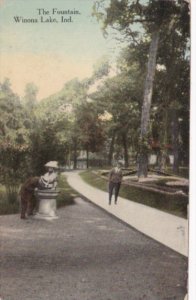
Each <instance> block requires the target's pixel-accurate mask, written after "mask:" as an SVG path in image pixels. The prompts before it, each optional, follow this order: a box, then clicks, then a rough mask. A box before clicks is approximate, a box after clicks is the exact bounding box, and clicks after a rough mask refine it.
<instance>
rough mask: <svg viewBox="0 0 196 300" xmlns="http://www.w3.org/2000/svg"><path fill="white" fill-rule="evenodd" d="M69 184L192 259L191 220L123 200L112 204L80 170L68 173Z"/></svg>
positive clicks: (99, 204)
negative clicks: (86, 180) (189, 236)
mask: <svg viewBox="0 0 196 300" xmlns="http://www.w3.org/2000/svg"><path fill="white" fill-rule="evenodd" d="M64 174H65V176H66V177H67V180H68V183H69V185H70V186H71V187H72V188H74V189H75V190H76V191H77V192H79V193H80V194H81V195H83V196H84V197H86V198H87V199H88V200H90V201H91V202H93V203H94V204H96V205H98V206H99V207H101V208H103V209H104V210H106V211H107V212H108V213H110V214H112V215H114V216H115V217H117V218H119V219H121V220H122V221H124V222H126V223H127V224H129V225H131V226H133V227H134V228H136V229H137V230H139V231H140V232H142V233H144V234H145V235H147V236H149V237H151V238H153V239H155V240H156V241H158V242H160V243H162V244H164V245H166V246H167V247H169V248H171V249H173V250H175V251H177V252H178V253H180V254H182V255H184V256H188V220H186V219H183V218H180V217H176V216H173V215H171V214H168V213H165V212H162V211H160V210H157V209H154V208H151V207H148V206H146V205H143V204H139V203H135V202H132V201H130V200H127V199H125V198H122V197H119V200H118V205H114V204H112V205H110V206H109V205H108V194H107V193H106V192H104V191H101V190H99V189H97V188H94V187H92V186H90V185H89V184H87V183H86V182H84V181H83V180H82V179H81V177H80V176H79V171H72V172H65V173H64Z"/></svg>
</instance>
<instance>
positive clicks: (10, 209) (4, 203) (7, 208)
mask: <svg viewBox="0 0 196 300" xmlns="http://www.w3.org/2000/svg"><path fill="white" fill-rule="evenodd" d="M18 212H19V198H18V197H17V195H15V199H14V198H13V199H12V201H9V199H8V197H7V194H6V190H5V187H4V186H3V185H0V215H8V214H17V213H18Z"/></svg>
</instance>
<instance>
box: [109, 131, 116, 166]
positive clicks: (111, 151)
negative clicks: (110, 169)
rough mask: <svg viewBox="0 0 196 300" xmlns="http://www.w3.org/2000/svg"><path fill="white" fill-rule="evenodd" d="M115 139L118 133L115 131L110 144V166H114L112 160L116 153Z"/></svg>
mask: <svg viewBox="0 0 196 300" xmlns="http://www.w3.org/2000/svg"><path fill="white" fill-rule="evenodd" d="M115 137H116V132H115V131H113V133H112V140H111V143H110V150H109V155H108V165H109V166H111V165H112V159H113V153H114V143H115Z"/></svg>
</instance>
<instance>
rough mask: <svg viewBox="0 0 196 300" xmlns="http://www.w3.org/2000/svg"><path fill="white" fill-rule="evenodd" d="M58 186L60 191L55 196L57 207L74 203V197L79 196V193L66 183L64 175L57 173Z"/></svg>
mask: <svg viewBox="0 0 196 300" xmlns="http://www.w3.org/2000/svg"><path fill="white" fill-rule="evenodd" d="M58 188H59V190H60V193H59V195H58V197H57V208H59V207H62V206H65V205H71V204H74V198H75V197H77V196H79V194H78V193H77V192H76V191H74V190H73V189H72V188H71V187H70V186H69V185H68V183H67V180H66V177H65V176H64V175H59V177H58Z"/></svg>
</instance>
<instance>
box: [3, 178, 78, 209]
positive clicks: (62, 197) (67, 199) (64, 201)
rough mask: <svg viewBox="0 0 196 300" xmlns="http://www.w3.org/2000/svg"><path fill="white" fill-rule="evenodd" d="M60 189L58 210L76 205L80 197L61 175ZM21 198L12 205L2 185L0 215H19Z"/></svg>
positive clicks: (59, 180)
mask: <svg viewBox="0 0 196 300" xmlns="http://www.w3.org/2000/svg"><path fill="white" fill-rule="evenodd" d="M58 188H59V190H60V193H59V195H58V197H57V208H60V207H62V206H66V205H71V204H74V198H75V197H77V196H78V194H77V192H75V191H74V190H73V189H72V188H71V187H70V186H69V185H68V183H67V180H66V177H65V176H63V175H59V177H58ZM19 199H20V198H19V197H17V196H16V198H15V201H14V202H12V203H10V202H9V201H8V199H7V195H6V191H5V187H4V186H3V185H0V215H8V214H18V213H19V212H20V202H19Z"/></svg>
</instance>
